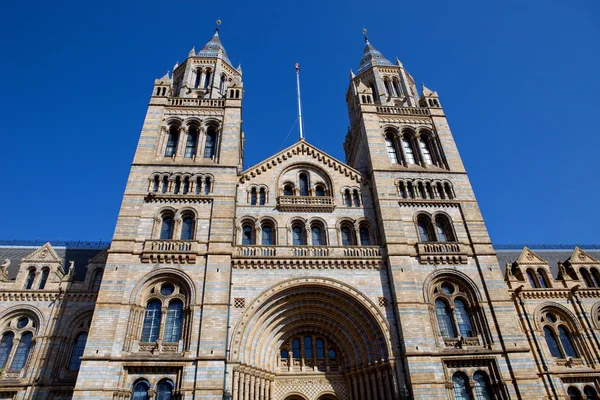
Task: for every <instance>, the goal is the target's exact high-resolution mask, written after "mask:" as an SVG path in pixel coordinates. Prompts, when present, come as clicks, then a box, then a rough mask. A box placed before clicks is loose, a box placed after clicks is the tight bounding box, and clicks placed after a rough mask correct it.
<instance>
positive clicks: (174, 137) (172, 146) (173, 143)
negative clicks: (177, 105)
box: [165, 125, 179, 157]
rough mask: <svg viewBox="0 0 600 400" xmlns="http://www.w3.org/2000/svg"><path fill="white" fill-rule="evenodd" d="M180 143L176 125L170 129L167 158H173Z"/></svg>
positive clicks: (166, 151)
mask: <svg viewBox="0 0 600 400" xmlns="http://www.w3.org/2000/svg"><path fill="white" fill-rule="evenodd" d="M178 141H179V128H178V127H177V126H175V125H171V126H170V127H169V136H168V137H167V149H166V150H165V157H172V156H174V155H175V152H176V151H177V142H178Z"/></svg>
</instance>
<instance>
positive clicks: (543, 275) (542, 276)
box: [537, 268, 548, 289]
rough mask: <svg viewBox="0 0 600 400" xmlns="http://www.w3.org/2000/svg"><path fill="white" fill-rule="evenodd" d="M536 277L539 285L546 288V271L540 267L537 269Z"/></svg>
mask: <svg viewBox="0 0 600 400" xmlns="http://www.w3.org/2000/svg"><path fill="white" fill-rule="evenodd" d="M537 278H538V281H539V282H540V286H541V287H542V288H544V289H546V288H547V287H548V280H547V279H546V273H545V272H544V271H543V270H542V269H541V268H540V269H538V270H537Z"/></svg>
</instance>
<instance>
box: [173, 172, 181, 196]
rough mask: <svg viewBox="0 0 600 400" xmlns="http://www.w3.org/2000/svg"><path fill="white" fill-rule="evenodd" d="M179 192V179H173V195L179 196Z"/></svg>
mask: <svg viewBox="0 0 600 400" xmlns="http://www.w3.org/2000/svg"><path fill="white" fill-rule="evenodd" d="M180 190H181V177H179V176H178V177H176V178H175V186H174V188H173V193H174V194H179V191H180Z"/></svg>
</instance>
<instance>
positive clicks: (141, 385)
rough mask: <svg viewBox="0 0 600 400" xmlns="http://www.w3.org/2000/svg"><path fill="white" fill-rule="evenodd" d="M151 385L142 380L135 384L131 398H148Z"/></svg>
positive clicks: (143, 399)
mask: <svg viewBox="0 0 600 400" xmlns="http://www.w3.org/2000/svg"><path fill="white" fill-rule="evenodd" d="M149 388H150V385H149V384H148V382H146V381H144V380H142V381H138V382H137V383H136V384H135V385H134V386H133V394H132V395H131V400H148V389H149Z"/></svg>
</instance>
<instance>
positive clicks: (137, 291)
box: [129, 268, 196, 306]
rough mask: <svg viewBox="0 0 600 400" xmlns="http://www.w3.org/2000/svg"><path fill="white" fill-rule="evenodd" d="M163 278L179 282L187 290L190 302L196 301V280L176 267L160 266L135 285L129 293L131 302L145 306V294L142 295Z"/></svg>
mask: <svg viewBox="0 0 600 400" xmlns="http://www.w3.org/2000/svg"><path fill="white" fill-rule="evenodd" d="M163 280H171V281H174V282H175V283H178V284H179V285H180V287H181V288H182V289H183V290H185V293H184V294H185V295H186V298H187V299H189V300H188V301H189V304H195V303H196V285H194V281H192V279H191V278H190V277H189V275H188V274H186V273H185V272H183V271H180V270H178V269H175V268H160V269H156V270H154V271H151V272H149V273H147V274H146V275H144V277H142V279H140V280H139V281H138V282H137V283H136V284H135V286H134V287H133V290H132V291H131V294H130V295H129V303H131V304H138V305H141V306H145V304H143V300H144V298H143V297H144V296H143V295H142V294H143V293H144V291H145V290H146V289H147V288H148V287H150V286H152V285H154V284H156V283H158V282H159V281H163Z"/></svg>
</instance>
